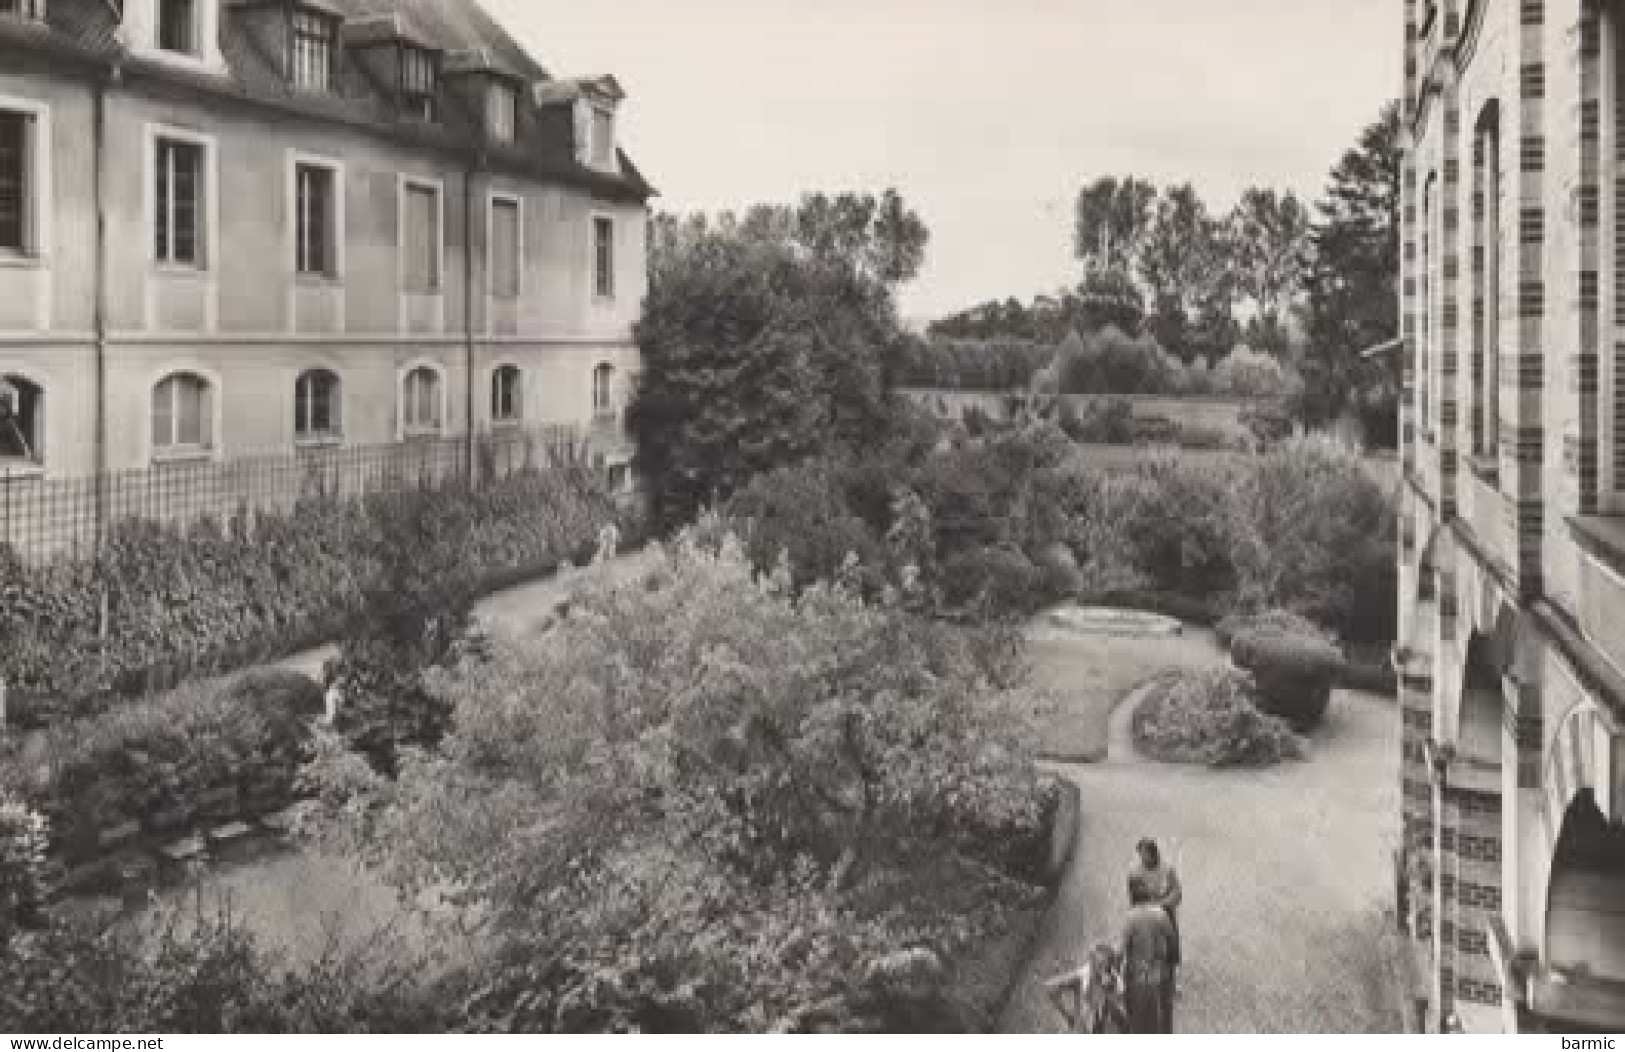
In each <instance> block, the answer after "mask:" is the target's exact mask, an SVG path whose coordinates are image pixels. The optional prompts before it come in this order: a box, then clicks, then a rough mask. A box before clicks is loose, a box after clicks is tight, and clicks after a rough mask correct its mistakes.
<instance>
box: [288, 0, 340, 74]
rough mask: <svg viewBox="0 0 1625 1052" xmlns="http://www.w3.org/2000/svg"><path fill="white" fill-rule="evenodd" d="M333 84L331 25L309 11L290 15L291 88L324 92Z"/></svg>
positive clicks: (327, 19)
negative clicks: (291, 46)
mask: <svg viewBox="0 0 1625 1052" xmlns="http://www.w3.org/2000/svg"><path fill="white" fill-rule="evenodd" d="M332 81H333V22H332V20H331V19H329V18H327V17H325V16H323V15H319V14H315V13H314V12H310V11H295V12H294V13H293V84H294V87H296V88H302V89H304V90H305V91H326V90H328V88H329V87H330V86H331V84H332Z"/></svg>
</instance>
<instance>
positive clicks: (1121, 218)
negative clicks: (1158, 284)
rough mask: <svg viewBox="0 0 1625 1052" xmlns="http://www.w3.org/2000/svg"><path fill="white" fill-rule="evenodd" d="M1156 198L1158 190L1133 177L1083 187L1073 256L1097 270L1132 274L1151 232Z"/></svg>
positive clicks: (1075, 212) (1077, 207) (1076, 214)
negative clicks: (1125, 271) (1114, 270)
mask: <svg viewBox="0 0 1625 1052" xmlns="http://www.w3.org/2000/svg"><path fill="white" fill-rule="evenodd" d="M1156 198H1157V190H1156V187H1155V186H1153V185H1152V184H1151V183H1149V182H1147V181H1145V180H1143V179H1136V178H1134V177H1133V176H1128V177H1126V178H1124V179H1121V180H1119V179H1116V178H1114V177H1112V176H1105V177H1103V178H1100V179H1097V180H1095V181H1094V182H1093V183H1091V184H1089V185H1088V186H1086V187H1084V188H1083V189H1082V190H1080V191H1079V192H1078V200H1077V204H1076V205H1075V206H1074V209H1073V225H1072V251H1073V254H1074V255H1075V256H1076V257H1077V258H1078V259H1082V260H1092V261H1093V262H1094V263H1095V264H1096V265H1097V266H1101V267H1109V268H1117V269H1121V270H1127V271H1132V270H1133V269H1134V268H1135V267H1136V265H1137V264H1138V263H1139V257H1140V252H1141V250H1142V249H1143V248H1144V245H1145V241H1146V238H1147V236H1148V235H1149V233H1150V230H1151V225H1152V206H1153V203H1154V202H1155V201H1156Z"/></svg>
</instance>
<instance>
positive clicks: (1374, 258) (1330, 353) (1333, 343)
mask: <svg viewBox="0 0 1625 1052" xmlns="http://www.w3.org/2000/svg"><path fill="white" fill-rule="evenodd" d="M1399 161H1400V151H1399V107H1398V105H1397V104H1396V103H1389V104H1388V105H1387V106H1386V107H1384V109H1383V111H1382V114H1381V116H1380V117H1379V118H1378V119H1377V121H1376V122H1375V123H1374V124H1372V125H1370V126H1369V127H1367V128H1366V129H1365V130H1364V131H1363V132H1361V133H1360V139H1359V142H1358V143H1357V144H1356V145H1355V146H1354V148H1353V149H1351V150H1349V151H1348V152H1347V153H1345V154H1344V155H1343V157H1342V159H1341V160H1339V161H1338V162H1337V166H1336V167H1335V168H1333V169H1332V173H1331V177H1330V181H1329V183H1328V185H1327V187H1326V195H1325V197H1323V198H1322V199H1321V200H1320V201H1319V202H1318V203H1317V205H1316V211H1317V212H1318V216H1317V218H1316V221H1315V224H1314V230H1313V232H1312V234H1311V236H1310V252H1309V258H1308V268H1307V273H1306V275H1305V287H1306V290H1307V292H1308V303H1307V311H1306V313H1307V322H1308V336H1309V343H1308V349H1307V353H1306V356H1305V361H1304V374H1305V376H1304V379H1305V381H1306V385H1307V386H1306V390H1305V395H1304V402H1303V407H1302V412H1303V416H1304V417H1305V419H1306V421H1308V422H1310V423H1321V422H1324V421H1327V420H1330V419H1332V418H1334V417H1336V416H1337V415H1338V414H1340V413H1342V412H1343V411H1345V410H1353V411H1356V412H1360V413H1361V415H1362V416H1363V417H1364V418H1365V420H1366V423H1367V427H1368V434H1372V433H1373V432H1374V433H1375V434H1374V437H1376V438H1377V439H1379V440H1390V439H1391V438H1392V437H1393V435H1392V431H1393V430H1394V424H1395V421H1396V420H1397V412H1398V398H1399V367H1400V362H1399V359H1398V356H1396V355H1387V356H1384V357H1383V358H1380V359H1377V360H1375V361H1367V360H1365V359H1362V358H1361V354H1360V352H1361V351H1363V350H1365V349H1366V348H1368V347H1371V346H1373V345H1375V344H1378V343H1381V342H1383V341H1385V340H1390V339H1392V338H1393V337H1394V336H1395V335H1396V334H1397V332H1398V330H1399V307H1398V295H1397V282H1398V276H1399V222H1398V219H1399V171H1400V165H1399Z"/></svg>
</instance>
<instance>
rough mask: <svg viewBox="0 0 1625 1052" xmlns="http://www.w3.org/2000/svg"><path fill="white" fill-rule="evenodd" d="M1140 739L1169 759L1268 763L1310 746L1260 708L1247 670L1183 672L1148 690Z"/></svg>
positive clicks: (1138, 716)
mask: <svg viewBox="0 0 1625 1052" xmlns="http://www.w3.org/2000/svg"><path fill="white" fill-rule="evenodd" d="M1133 727H1134V739H1135V742H1136V743H1137V744H1138V745H1139V746H1140V747H1141V748H1142V749H1144V750H1145V751H1146V752H1147V753H1149V754H1150V755H1152V756H1154V757H1156V758H1157V759H1159V760H1162V761H1164V762H1168V763H1200V764H1207V765H1210V766H1213V767H1267V766H1269V765H1271V764H1275V763H1279V762H1280V761H1282V760H1287V759H1301V758H1302V757H1303V756H1304V755H1305V754H1306V752H1307V750H1306V747H1305V744H1304V742H1303V740H1302V739H1300V738H1299V737H1298V736H1297V735H1296V734H1294V733H1293V732H1292V730H1291V728H1289V727H1288V726H1287V724H1286V723H1284V722H1283V721H1281V720H1280V719H1277V718H1276V717H1274V716H1270V715H1266V714H1265V713H1263V712H1260V711H1259V708H1258V705H1257V703H1256V702H1255V700H1254V695H1253V682H1252V679H1251V677H1249V676H1248V675H1247V674H1246V673H1244V672H1238V671H1236V670H1234V669H1210V670H1206V671H1201V672H1182V673H1176V674H1174V675H1172V676H1170V677H1169V678H1168V679H1167V680H1165V681H1164V682H1162V683H1158V684H1154V685H1152V686H1151V687H1150V688H1149V693H1148V695H1147V697H1146V698H1145V700H1143V701H1142V702H1141V703H1140V707H1139V708H1138V709H1137V710H1136V711H1135V713H1134V720H1133Z"/></svg>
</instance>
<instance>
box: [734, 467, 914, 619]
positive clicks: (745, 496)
mask: <svg viewBox="0 0 1625 1052" xmlns="http://www.w3.org/2000/svg"><path fill="white" fill-rule="evenodd" d="M840 472H841V465H838V464H835V463H832V462H829V461H809V462H807V463H805V464H801V465H797V466H795V467H789V468H780V469H778V470H777V471H774V472H771V473H769V474H766V475H759V476H757V477H756V478H755V479H754V480H752V482H751V483H750V485H748V486H746V487H745V488H744V489H743V490H741V491H740V492H739V493H738V494H736V495H735V496H734V498H733V499H732V500H730V501H729V502H728V504H727V507H726V509H725V512H724V515H725V517H726V518H727V519H728V520H730V521H732V522H734V523H736V524H738V525H739V528H740V530H741V534H742V536H744V537H745V538H746V550H747V551H748V552H749V555H750V559H751V562H752V564H753V565H755V567H756V569H757V571H758V572H760V573H770V572H772V570H773V569H774V568H775V567H776V566H777V565H778V562H779V560H780V559H781V558H788V560H789V565H790V572H791V576H792V578H793V579H794V581H795V583H796V585H797V587H803V588H804V587H807V586H808V585H811V584H812V583H814V582H816V581H834V580H836V579H837V578H838V577H839V576H840V575H841V573H842V571H843V568H844V567H845V566H846V564H847V558H848V557H849V556H855V557H856V558H857V561H858V565H859V566H860V567H862V568H865V569H866V570H867V571H868V576H869V580H868V586H867V588H866V589H865V590H866V592H867V593H868V594H871V595H872V594H876V593H878V590H879V587H880V585H881V583H882V581H883V579H884V578H883V574H884V570H885V567H886V561H887V560H886V551H885V548H884V545H883V544H882V543H881V538H882V537H883V536H884V531H885V528H886V527H885V525H884V524H879V528H878V529H877V528H876V527H875V525H872V524H871V523H870V522H867V521H865V519H863V518H860V517H859V516H858V515H856V514H854V513H853V512H852V511H851V510H850V508H849V506H848V497H847V494H848V492H850V491H851V490H852V489H857V490H859V491H860V496H867V494H866V493H863V492H862V490H863V487H864V486H865V485H868V484H870V483H871V480H870V479H867V478H859V479H855V480H854V483H853V485H852V486H851V487H848V486H846V485H844V484H843V483H844V480H843V479H842V478H840V477H839V474H840ZM866 510H867V511H868V512H869V514H870V515H872V516H874V517H876V518H879V517H881V516H882V515H883V514H884V512H883V511H882V510H881V509H879V508H874V507H868V508H866Z"/></svg>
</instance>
